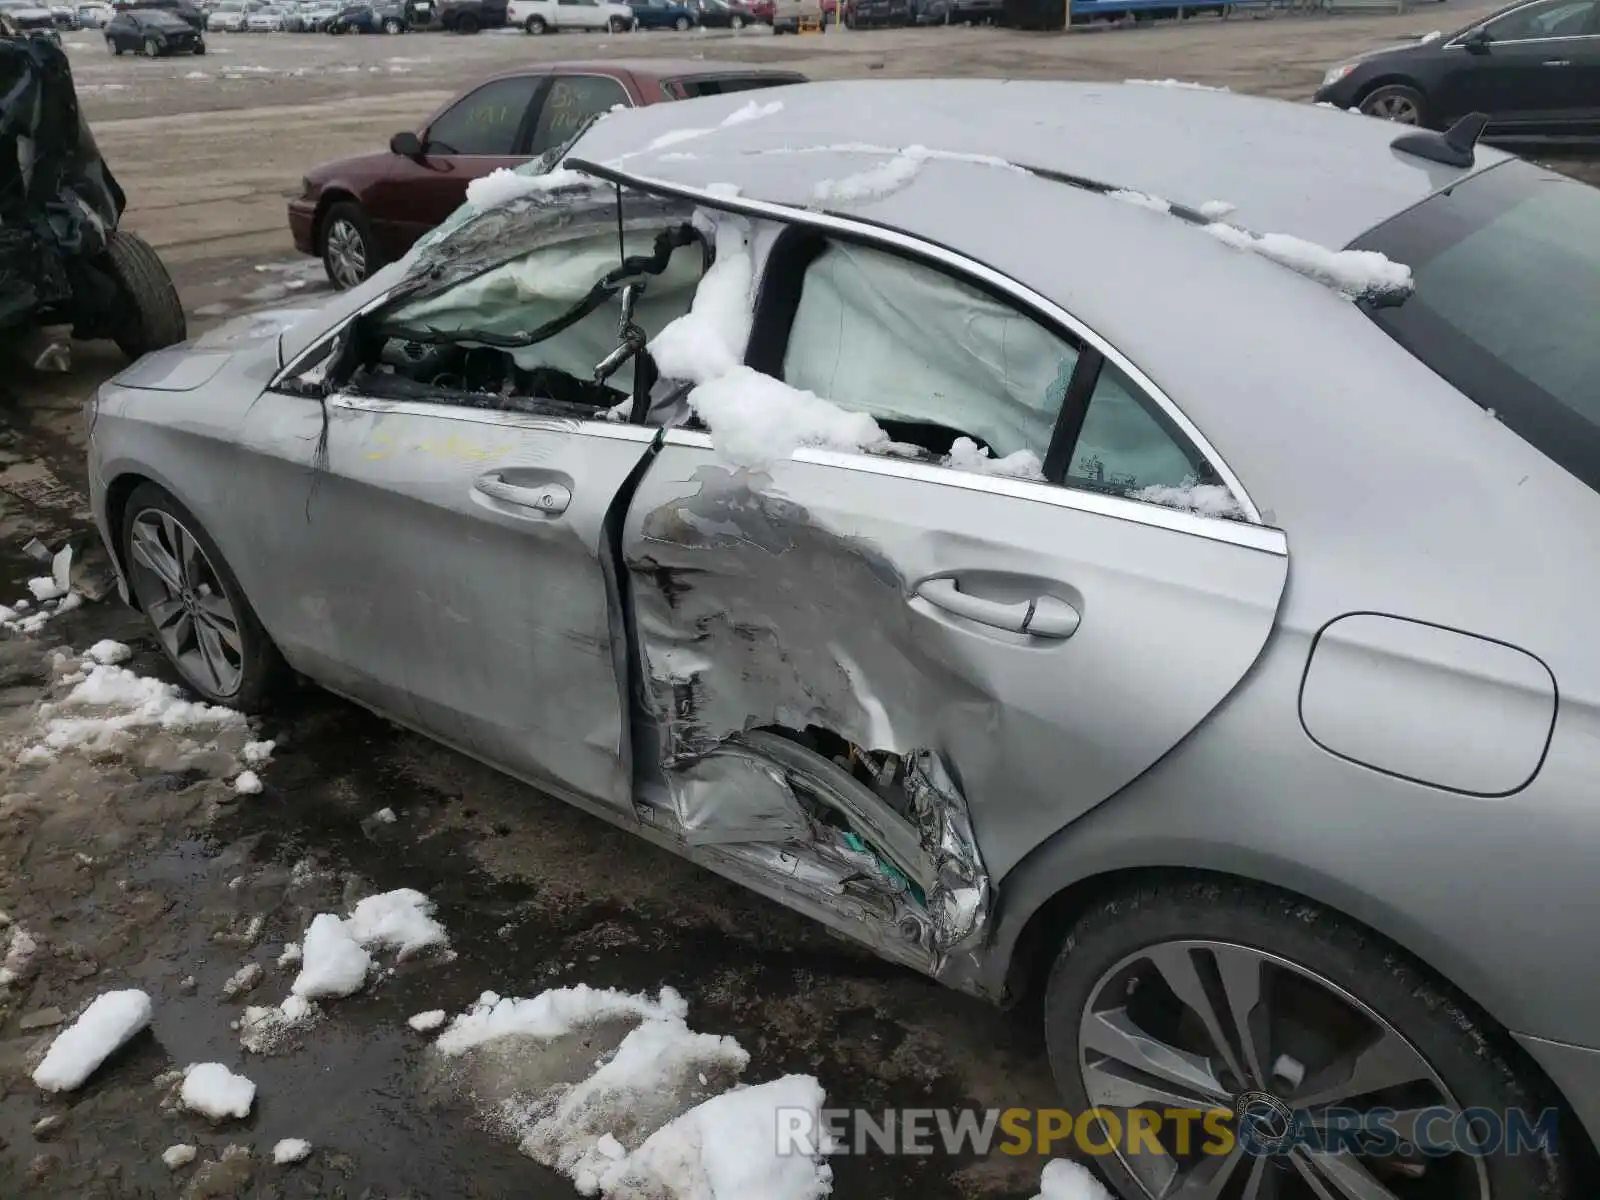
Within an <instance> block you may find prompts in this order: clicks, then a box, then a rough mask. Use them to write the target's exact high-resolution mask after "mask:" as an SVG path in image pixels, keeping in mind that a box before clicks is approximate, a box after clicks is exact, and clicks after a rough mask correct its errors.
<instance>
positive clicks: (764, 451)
mask: <svg viewBox="0 0 1600 1200" xmlns="http://www.w3.org/2000/svg"><path fill="white" fill-rule="evenodd" d="M689 404H690V405H691V406H692V407H693V408H694V410H695V412H696V413H698V414H699V415H700V419H701V420H703V421H704V422H705V423H706V425H707V426H708V427H709V428H710V430H711V440H712V443H713V445H714V446H715V447H716V450H717V453H718V454H720V455H721V456H722V457H723V458H725V459H727V460H728V461H729V462H731V463H733V464H734V465H736V466H741V467H748V468H752V469H760V468H765V467H767V466H769V465H770V464H771V463H773V462H774V461H776V460H778V459H782V458H788V457H789V456H790V455H791V454H792V453H794V451H795V450H796V449H798V448H799V447H801V446H821V447H824V448H826V449H830V450H846V451H849V450H881V449H883V448H884V447H886V446H887V445H888V444H889V435H888V434H886V433H884V431H883V430H882V429H881V428H880V427H879V425H878V423H877V422H876V421H874V420H873V419H872V418H871V417H870V416H868V415H867V414H866V413H860V412H848V411H846V410H845V409H842V408H840V407H839V406H838V405H836V404H834V403H832V402H830V401H828V400H824V399H823V398H822V397H821V396H818V395H817V394H816V393H815V392H807V391H802V390H800V389H799V388H794V387H790V386H789V385H788V384H786V383H783V382H781V381H780V380H777V379H774V378H772V376H770V375H762V374H760V373H759V372H757V371H754V370H752V369H751V368H749V367H746V366H738V367H735V368H734V369H733V370H732V371H730V372H729V373H728V374H726V375H723V376H722V377H721V378H719V379H714V380H712V381H711V382H710V383H703V384H701V385H700V386H699V387H697V388H695V389H694V391H692V392H690V393H689Z"/></svg>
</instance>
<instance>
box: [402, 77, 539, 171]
mask: <svg viewBox="0 0 1600 1200" xmlns="http://www.w3.org/2000/svg"><path fill="white" fill-rule="evenodd" d="M538 86H539V77H538V76H536V75H519V76H517V77H515V78H513V79H497V80H495V81H494V82H492V83H486V84H484V85H483V86H482V87H481V88H479V89H478V90H477V91H475V92H473V93H472V94H471V95H470V96H466V97H463V98H462V99H461V100H460V101H459V102H457V103H456V105H455V107H453V108H451V109H449V110H448V111H446V112H445V113H444V115H443V116H441V117H440V118H439V119H438V120H437V121H435V122H434V123H433V125H432V127H431V128H429V130H428V139H427V141H428V150H429V151H430V152H431V153H436V154H513V153H515V152H516V145H517V131H518V130H520V129H521V128H522V118H523V116H524V115H525V114H526V113H527V111H528V102H529V101H530V100H532V99H533V92H534V89H535V88H536V87H538Z"/></svg>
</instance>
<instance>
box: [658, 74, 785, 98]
mask: <svg viewBox="0 0 1600 1200" xmlns="http://www.w3.org/2000/svg"><path fill="white" fill-rule="evenodd" d="M795 82H796V80H795V79H793V78H790V77H787V76H783V75H719V76H715V77H713V78H708V79H674V80H670V81H669V82H668V83H667V86H668V87H669V88H672V89H675V90H676V91H677V92H678V93H679V94H680V95H682V96H684V97H685V98H692V97H695V96H720V95H722V94H724V93H725V92H748V91H753V90H755V89H756V88H769V87H780V86H782V85H783V84H787V83H795Z"/></svg>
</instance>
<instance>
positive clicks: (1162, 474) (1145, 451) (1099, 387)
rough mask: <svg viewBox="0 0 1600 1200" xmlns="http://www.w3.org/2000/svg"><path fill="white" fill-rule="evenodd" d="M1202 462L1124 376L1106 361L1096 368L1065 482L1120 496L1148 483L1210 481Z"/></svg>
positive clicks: (1180, 484) (1167, 484) (1171, 485)
mask: <svg viewBox="0 0 1600 1200" xmlns="http://www.w3.org/2000/svg"><path fill="white" fill-rule="evenodd" d="M1210 481H1211V480H1210V472H1209V470H1208V469H1207V467H1206V465H1205V463H1204V461H1203V460H1202V459H1201V458H1200V457H1199V455H1198V454H1197V453H1195V452H1194V451H1193V450H1192V449H1191V448H1190V447H1189V446H1188V444H1187V443H1186V442H1185V441H1184V440H1183V439H1182V438H1181V437H1179V436H1178V435H1176V434H1175V433H1174V432H1173V431H1172V430H1170V429H1169V428H1168V427H1167V425H1166V423H1165V422H1164V421H1162V420H1161V419H1160V418H1159V417H1157V416H1156V413H1155V410H1153V409H1151V408H1149V407H1148V406H1147V405H1146V404H1145V403H1144V402H1143V400H1142V399H1140V396H1139V390H1138V389H1137V388H1136V387H1134V385H1133V384H1132V383H1131V382H1130V381H1129V380H1128V377H1127V376H1126V375H1124V374H1123V373H1122V372H1121V371H1119V370H1118V369H1117V368H1116V367H1114V366H1112V365H1111V364H1110V363H1107V364H1106V365H1105V366H1104V367H1102V368H1101V370H1100V378H1099V380H1098V381H1097V382H1096V383H1095V389H1094V393H1093V395H1092V396H1091V397H1090V398H1089V410H1088V412H1087V413H1085V414H1084V418H1083V429H1082V430H1081V431H1080V432H1079V434H1078V441H1077V444H1076V445H1075V446H1074V447H1073V452H1072V462H1071V465H1070V466H1069V467H1068V468H1067V478H1066V482H1067V484H1068V485H1069V486H1072V487H1084V488H1091V489H1093V490H1095V491H1101V492H1110V493H1112V494H1114V495H1119V496H1136V495H1137V494H1138V493H1140V492H1142V491H1144V489H1146V488H1187V487H1191V486H1193V485H1194V484H1196V483H1202V482H1205V483H1209V482H1210Z"/></svg>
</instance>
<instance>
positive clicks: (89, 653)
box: [83, 638, 133, 667]
mask: <svg viewBox="0 0 1600 1200" xmlns="http://www.w3.org/2000/svg"><path fill="white" fill-rule="evenodd" d="M83 656H84V657H85V658H88V659H93V660H94V661H95V662H97V663H100V664H101V665H102V666H107V667H114V666H117V665H118V664H120V663H125V662H127V661H128V660H129V659H130V658H132V657H133V649H132V647H130V646H125V645H123V644H122V643H121V642H113V641H112V640H111V639H110V638H104V639H102V640H101V641H98V642H96V643H95V644H94V645H92V646H90V647H89V648H88V649H87V650H85V651H84V652H83Z"/></svg>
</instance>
